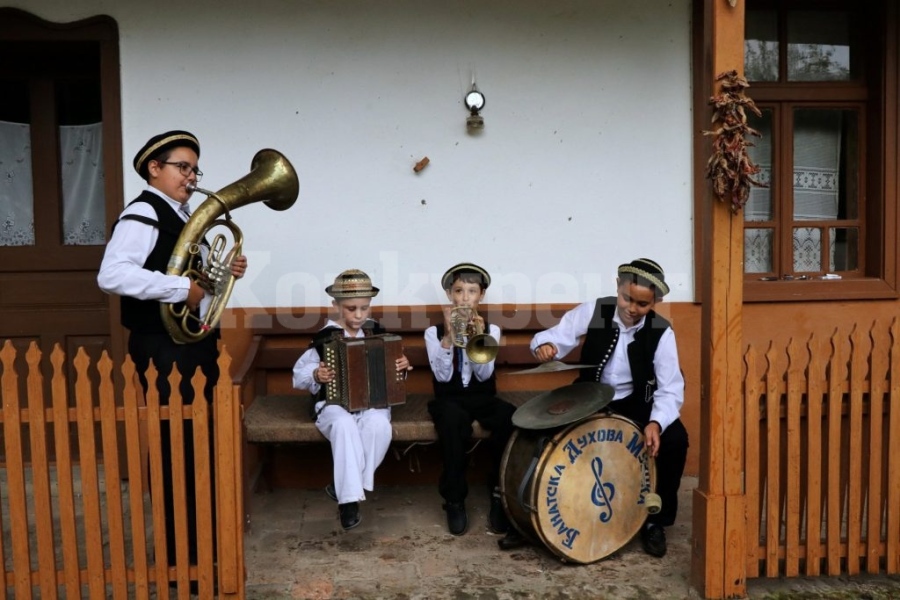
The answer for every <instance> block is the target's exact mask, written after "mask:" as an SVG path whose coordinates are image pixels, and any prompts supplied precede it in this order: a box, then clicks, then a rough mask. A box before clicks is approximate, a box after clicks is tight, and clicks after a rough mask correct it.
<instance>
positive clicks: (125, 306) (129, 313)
mask: <svg viewBox="0 0 900 600" xmlns="http://www.w3.org/2000/svg"><path fill="white" fill-rule="evenodd" d="M135 202H146V203H147V204H149V205H150V206H152V207H153V210H155V211H156V218H157V220H156V221H152V220H148V219H146V218H144V217H141V216H138V215H125V216H123V217H121V218H120V219H119V220H120V221H121V220H131V221H140V222H142V223H146V224H148V225H152V226H154V227H156V228H157V229H158V230H159V237H158V238H157V240H156V245H155V246H154V247H153V250H152V251H151V252H150V256H148V257H147V260H146V261H145V262H144V264H143V267H144V268H145V269H148V270H150V271H158V272H160V273H165V272H166V269H167V268H168V266H169V257H171V256H172V252H173V251H174V249H175V242H177V241H178V236H179V235H181V230H182V229H184V225H185V223H184V221H182V220H181V218H180V217H179V216H178V215H177V214H176V213H175V211H174V210H173V209H172V207H171V206H169V204H168V203H167V202H166V201H165V200H163V199H162V198H160V197H159V196H157V195H156V194H154V193H153V192H149V191H146V190H145V191H144V192H143V193H142V194H141V195H140V196H138V197H137V198H136V199H135V200H133V201H132V202H131V203H129V206H131V204H134V203H135ZM113 231H115V225H113ZM121 303H122V319H121V320H122V325H124V326H125V327H127V328H128V329H129V330H130V331H131V332H133V333H166V329H165V327H164V326H163V321H162V317H161V316H160V314H159V307H160V303H159V302H158V301H157V300H138V299H137V298H132V297H130V296H122V297H121ZM183 304H184V303H178V304H176V305H175V309H176V310H181V307H182V306H183Z"/></svg>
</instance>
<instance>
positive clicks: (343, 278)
mask: <svg viewBox="0 0 900 600" xmlns="http://www.w3.org/2000/svg"><path fill="white" fill-rule="evenodd" d="M378 291H379V290H378V288H377V287H374V286H373V285H372V280H371V279H369V276H368V275H366V274H365V273H363V272H362V271H360V270H359V269H349V270H347V271H344V272H343V273H341V274H340V275H338V276H337V277H335V278H334V283H333V284H332V285H329V286H328V287H327V288H325V293H326V294H328V295H329V296H331V297H332V298H338V299H340V298H373V297H375V296H377V295H378Z"/></svg>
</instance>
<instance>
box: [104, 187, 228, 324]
mask: <svg viewBox="0 0 900 600" xmlns="http://www.w3.org/2000/svg"><path fill="white" fill-rule="evenodd" d="M147 191H149V192H153V193H154V194H156V195H157V196H159V197H160V198H162V199H163V200H165V201H166V203H167V204H169V205H170V206H171V207H172V210H174V211H175V212H176V213H177V214H178V216H179V217H181V218H182V219H183V220H185V221H187V215H185V214H184V213H183V212H182V211H180V210H179V209H180V207H181V203H180V202H177V201H175V200H173V199H171V198H169V197H168V196H166V195H165V194H163V193H162V192H161V191H159V190H158V189H156V188H154V187H152V186H148V187H147ZM125 215H138V216H142V217H146V218H148V219H152V220H154V221H156V220H158V218H159V217H157V215H156V211H155V210H154V209H153V207H152V206H150V205H149V204H148V203H146V202H134V203H132V204H130V205H129V206H127V207H125V210H124V211H122V215H121V216H120V220H119V222H118V223H117V224H116V229H115V231H114V232H113V235H112V238H110V240H109V243H108V244H107V245H106V251H105V253H104V254H103V261H102V262H101V263H100V272H99V273H98V274H97V284H98V285H99V286H100V289H101V290H103V291H104V292H106V293H109V294H118V295H119V296H131V297H132V298H137V299H138V300H157V301H159V302H165V303H175V302H183V301H185V300H187V297H188V292H189V291H190V288H191V280H190V278H189V277H183V276H181V275H166V274H165V273H160V272H159V271H151V270H149V269H145V268H144V267H143V265H144V263H145V262H146V261H147V257H148V256H150V253H151V252H152V251H153V247H154V246H155V245H156V240H157V239H159V229H158V228H156V227H154V226H152V225H147V224H146V223H141V222H140V221H134V220H131V219H125V220H121V217H122V216H125ZM206 253H207V249H206V247H205V246H203V245H201V256H202V258H203V260H204V261H205V260H206ZM210 301H211V296H210V295H209V294H206V295H205V296H204V298H203V300H202V301H201V303H200V312H201V314H205V312H206V309H207V307H208V306H209V303H210Z"/></svg>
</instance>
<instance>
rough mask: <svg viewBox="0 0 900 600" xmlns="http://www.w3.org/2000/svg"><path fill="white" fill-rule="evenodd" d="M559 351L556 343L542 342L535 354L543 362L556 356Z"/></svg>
mask: <svg viewBox="0 0 900 600" xmlns="http://www.w3.org/2000/svg"><path fill="white" fill-rule="evenodd" d="M557 352H559V351H558V350H557V349H556V345H555V344H551V343H549V342H548V343H546V344H541V345H540V346H538V347H537V348H535V349H534V355H535V356H536V357H537V359H538V360H539V361H541V362H547V361H550V360H553V357H554V356H556V354H557Z"/></svg>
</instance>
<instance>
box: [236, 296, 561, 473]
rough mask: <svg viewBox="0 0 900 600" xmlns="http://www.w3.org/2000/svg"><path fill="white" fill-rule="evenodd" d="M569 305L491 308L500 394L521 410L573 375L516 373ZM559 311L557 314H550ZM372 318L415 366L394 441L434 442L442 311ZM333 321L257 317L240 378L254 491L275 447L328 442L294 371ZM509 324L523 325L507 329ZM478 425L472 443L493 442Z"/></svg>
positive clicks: (381, 313) (392, 311)
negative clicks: (397, 339) (497, 331)
mask: <svg viewBox="0 0 900 600" xmlns="http://www.w3.org/2000/svg"><path fill="white" fill-rule="evenodd" d="M564 310H565V308H558V309H556V310H553V311H551V310H550V309H549V308H546V307H545V308H543V309H542V310H541V309H536V310H534V311H533V314H531V315H529V316H528V317H527V319H523V318H522V316H521V314H520V311H521V308H516V307H509V306H502V305H496V306H487V307H484V310H483V311H482V314H483V316H484V317H485V318H486V319H487V320H488V321H489V322H491V323H497V324H498V325H500V326H501V328H503V339H502V340H501V347H500V352H499V355H498V357H497V361H496V363H495V366H496V369H495V371H496V374H497V387H498V395H499V396H500V397H502V398H504V399H505V400H507V401H509V402H512V403H513V404H515V405H516V406H519V405H521V404H522V403H524V402H525V401H527V400H528V399H530V398H532V397H534V396H535V395H537V394H539V393H540V392H542V391H545V390H548V389H553V388H555V387H559V386H561V385H565V384H567V383H570V382H571V381H572V380H573V379H574V373H573V372H563V373H553V374H542V375H539V376H534V375H525V376H515V375H510V373H511V372H513V371H519V370H522V369H527V368H530V367H534V366H536V364H537V362H536V360H535V359H534V357H533V355H532V354H531V350H530V348H529V344H530V342H531V338H532V337H533V335H534V333H536V332H537V331H541V330H543V329H545V328H546V327H547V326H548V325H549V324H553V323H555V322H557V321H558V319H559V315H561V314H562V312H564ZM551 312H552V313H556V314H551ZM373 317H374V318H376V319H378V320H379V321H380V322H381V324H382V325H383V326H384V327H385V328H386V329H387V330H388V331H390V332H391V333H395V334H398V335H401V336H402V337H403V345H404V352H405V354H406V356H407V357H408V358H409V361H410V363H411V364H412V366H413V371H411V372H410V374H409V378H408V380H407V394H408V395H407V401H406V403H405V404H404V405H401V406H396V407H394V408H393V409H392V411H391V422H392V425H393V439H392V442H393V443H395V444H404V445H406V446H409V445H412V444H417V443H429V442H434V441H436V440H437V435H436V432H435V429H434V425H433V423H432V420H431V417H430V415H429V414H428V410H427V404H428V402H429V401H430V400H431V399H432V398H433V394H432V376H431V369H430V367H429V364H428V356H427V352H426V350H425V340H424V331H425V329H426V328H427V327H428V326H430V325H431V324H432V323H438V322H440V321H441V320H442V319H443V313H442V312H441V308H440V307H439V306H418V307H385V308H382V307H373ZM327 318H328V314H327V310H326V309H324V308H322V309H313V311H312V312H309V311H308V312H305V313H302V314H292V313H276V314H257V315H252V316H251V317H250V329H251V331H252V332H253V338H252V342H251V344H250V347H249V349H248V352H247V354H246V356H245V359H244V361H243V363H242V366H241V368H240V369H239V371H238V373H237V374H236V376H235V383H236V384H237V385H239V386H240V389H241V397H242V404H243V406H244V433H245V440H246V442H247V444H248V446H249V449H250V450H251V451H250V452H248V453H246V455H247V460H245V463H246V465H245V466H246V468H247V474H246V476H247V478H248V481H247V484H248V490H253V489H256V487H257V485H258V484H259V483H260V482H261V481H263V482H264V478H263V475H264V470H265V467H266V465H267V463H268V459H269V457H270V456H271V452H272V448H273V446H277V445H280V444H310V443H321V442H325V441H326V440H325V438H324V437H323V436H322V435H321V434H320V433H319V431H318V430H317V429H316V427H315V424H314V423H313V422H312V419H311V418H310V403H311V402H312V398H311V397H310V395H309V394H308V393H305V392H301V391H298V390H294V389H293V388H292V383H291V374H292V369H293V366H294V363H295V362H296V361H297V359H298V358H299V357H300V355H301V354H302V353H303V352H305V351H306V349H307V348H308V347H309V344H310V341H311V340H312V338H313V336H314V335H315V333H316V332H317V331H318V330H319V329H321V328H322V326H323V325H324V324H325V321H326V319H327ZM505 323H513V324H518V325H523V326H520V327H518V328H516V329H508V328H506V327H504V324H505ZM487 435H488V432H486V431H484V430H483V429H482V428H481V427H479V426H478V424H477V423H475V424H474V427H473V438H474V439H476V440H477V439H481V438H485V437H487Z"/></svg>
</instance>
